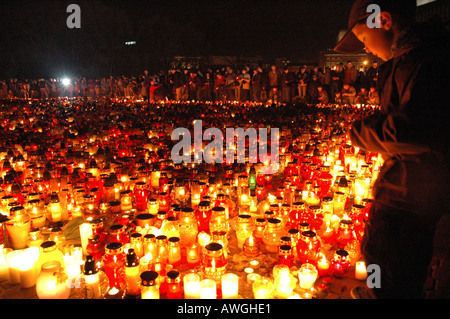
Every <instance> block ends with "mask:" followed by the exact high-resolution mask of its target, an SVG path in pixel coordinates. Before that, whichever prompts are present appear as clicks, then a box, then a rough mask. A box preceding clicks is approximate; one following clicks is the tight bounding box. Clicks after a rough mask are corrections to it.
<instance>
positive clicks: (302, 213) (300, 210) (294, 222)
mask: <svg viewBox="0 0 450 319" xmlns="http://www.w3.org/2000/svg"><path fill="white" fill-rule="evenodd" d="M304 222H309V212H307V210H306V208H305V203H304V202H294V203H292V209H291V211H290V213H289V218H288V222H287V225H288V227H289V228H298V225H299V224H300V223H304Z"/></svg>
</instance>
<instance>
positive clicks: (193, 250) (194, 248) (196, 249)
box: [186, 243, 201, 267]
mask: <svg viewBox="0 0 450 319" xmlns="http://www.w3.org/2000/svg"><path fill="white" fill-rule="evenodd" d="M200 248H201V247H200V245H199V244H198V243H193V244H191V245H190V246H188V247H186V262H187V264H188V265H189V266H191V267H195V266H197V265H198V264H200V262H201V252H200Z"/></svg>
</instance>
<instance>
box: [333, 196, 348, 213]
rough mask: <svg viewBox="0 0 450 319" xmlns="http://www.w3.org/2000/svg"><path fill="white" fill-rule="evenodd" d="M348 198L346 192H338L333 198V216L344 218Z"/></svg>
mask: <svg viewBox="0 0 450 319" xmlns="http://www.w3.org/2000/svg"><path fill="white" fill-rule="evenodd" d="M346 201H347V196H346V194H345V193H344V192H340V191H337V192H335V193H334V198H333V214H334V215H337V216H339V217H342V215H343V213H344V208H345V203H346Z"/></svg>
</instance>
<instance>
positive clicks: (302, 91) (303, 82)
mask: <svg viewBox="0 0 450 319" xmlns="http://www.w3.org/2000/svg"><path fill="white" fill-rule="evenodd" d="M308 79H309V73H308V71H306V65H302V66H301V67H300V71H299V72H298V73H297V83H298V96H299V97H300V99H301V100H305V99H306V93H307V90H306V89H307V87H308Z"/></svg>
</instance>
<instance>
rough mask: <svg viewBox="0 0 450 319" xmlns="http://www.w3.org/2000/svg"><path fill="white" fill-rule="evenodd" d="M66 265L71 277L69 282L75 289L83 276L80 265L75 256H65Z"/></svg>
mask: <svg viewBox="0 0 450 319" xmlns="http://www.w3.org/2000/svg"><path fill="white" fill-rule="evenodd" d="M64 264H65V267H66V271H67V275H68V276H69V279H68V281H69V283H70V284H71V285H72V287H73V285H74V284H75V283H76V282H77V280H78V277H79V276H80V274H81V268H80V263H79V261H78V260H77V259H76V258H75V256H71V255H68V254H66V255H64Z"/></svg>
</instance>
